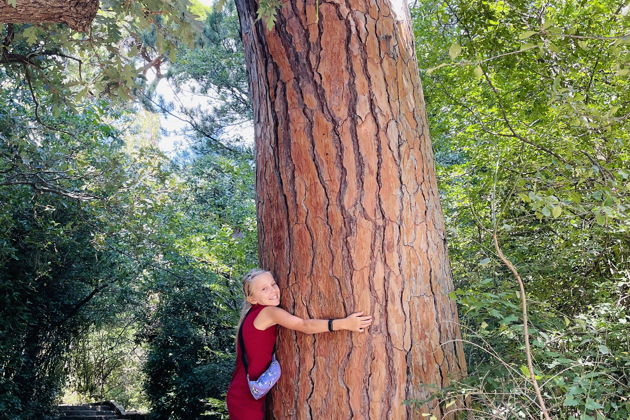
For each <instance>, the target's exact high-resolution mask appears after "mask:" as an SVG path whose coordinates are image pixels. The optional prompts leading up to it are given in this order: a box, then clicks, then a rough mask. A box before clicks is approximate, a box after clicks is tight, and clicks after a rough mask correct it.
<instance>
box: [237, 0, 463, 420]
mask: <svg viewBox="0 0 630 420" xmlns="http://www.w3.org/2000/svg"><path fill="white" fill-rule="evenodd" d="M256 7H257V5H256V3H255V2H253V1H237V8H238V11H239V15H240V22H241V34H242V38H243V44H244V48H245V57H246V63H247V66H248V70H249V77H250V79H249V80H250V88H251V95H252V103H253V108H254V125H255V130H256V171H257V172H256V173H257V204H258V206H257V212H258V232H259V257H260V263H261V265H262V266H263V267H264V268H267V269H271V270H272V271H273V272H274V273H275V275H276V276H277V278H278V282H279V284H280V287H281V289H282V305H283V307H285V308H287V309H288V310H289V311H291V312H292V313H295V314H297V315H299V316H302V317H313V318H335V317H341V316H344V315H345V314H348V313H350V312H353V311H356V310H363V311H366V312H368V313H371V314H372V315H374V317H375V318H374V325H373V326H372V327H371V328H370V330H369V333H368V334H365V335H352V334H350V333H337V334H334V335H322V336H307V335H303V334H295V333H293V332H288V331H284V330H283V331H281V333H280V348H279V354H280V357H279V358H280V359H281V360H282V367H283V376H282V378H281V379H280V382H279V384H278V385H277V386H276V388H275V391H274V392H273V415H274V416H275V417H276V418H293V417H296V418H310V417H316V418H324V417H335V416H339V415H340V413H341V415H343V416H347V417H357V418H374V419H377V418H379V419H380V418H396V419H402V418H411V417H417V416H418V415H419V413H418V412H415V413H414V412H413V410H412V409H411V408H409V407H405V406H404V405H403V403H404V402H405V400H409V399H415V400H417V401H418V402H419V404H418V406H419V407H417V409H419V410H420V412H423V413H430V414H431V415H434V416H435V417H438V418H451V417H453V414H452V408H451V409H450V410H447V409H446V407H445V405H442V404H440V403H439V401H437V400H436V399H433V398H431V395H430V391H429V390H430V387H431V386H433V387H437V388H438V389H439V388H441V387H445V386H447V385H448V384H449V383H450V381H451V380H452V379H453V378H454V377H455V378H456V377H461V376H463V375H465V371H466V368H465V360H464V354H463V348H462V345H461V343H460V342H459V341H457V340H458V338H459V326H458V324H457V321H458V320H457V309H456V307H455V303H454V301H453V300H452V299H451V298H450V297H449V293H450V292H452V290H453V289H452V282H451V274H450V268H449V265H448V257H447V251H446V239H445V232H444V225H443V216H442V214H441V207H440V202H439V195H438V192H437V185H436V179H435V174H434V165H433V155H432V151H431V143H430V138H429V131H428V126H427V121H426V117H425V114H424V101H423V98H422V88H421V86H420V79H419V77H418V72H417V62H416V59H415V51H414V41H413V38H412V35H411V30H410V26H409V19H408V9H407V7H406V5H404V4H402V3H401V4H399V3H397V2H385V1H371V2H367V3H361V4H359V3H356V4H355V3H351V4H346V3H337V2H333V3H321V4H320V3H318V2H291V3H283V4H282V6H280V7H279V8H278V10H277V17H276V25H275V28H273V29H272V30H269V29H265V28H264V27H263V23H262V22H261V21H258V22H256V16H257V13H258V15H264V14H265V13H267V11H265V10H258V11H257V9H256ZM260 7H261V8H262V7H263V5H262V4H261V6H260ZM267 7H268V8H269V7H272V8H273V7H275V6H273V5H272V6H269V5H267ZM333 366H334V368H332V367H333ZM421 400H425V401H421ZM458 404H459V406H460V407H461V401H460V402H459V403H458ZM447 411H451V413H450V414H448V413H447Z"/></svg>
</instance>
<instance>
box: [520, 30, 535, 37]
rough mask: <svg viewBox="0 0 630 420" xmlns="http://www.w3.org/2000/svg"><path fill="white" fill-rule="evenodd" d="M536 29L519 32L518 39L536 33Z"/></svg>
mask: <svg viewBox="0 0 630 420" xmlns="http://www.w3.org/2000/svg"><path fill="white" fill-rule="evenodd" d="M537 33H538V31H525V32H521V33H520V35H519V36H518V39H527V38H529V37H530V36H532V35H534V34H537Z"/></svg>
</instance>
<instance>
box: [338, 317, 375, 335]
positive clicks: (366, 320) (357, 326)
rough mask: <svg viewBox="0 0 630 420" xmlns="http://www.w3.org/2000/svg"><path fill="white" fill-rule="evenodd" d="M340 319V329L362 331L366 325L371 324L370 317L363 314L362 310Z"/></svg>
mask: <svg viewBox="0 0 630 420" xmlns="http://www.w3.org/2000/svg"><path fill="white" fill-rule="evenodd" d="M340 321H341V324H342V325H341V327H342V328H340V329H344V330H348V331H354V332H363V331H365V329H366V328H367V327H369V326H370V325H371V324H372V317H371V316H370V315H366V316H363V312H355V313H353V314H351V315H348V316H347V317H345V318H343V319H341V320H340Z"/></svg>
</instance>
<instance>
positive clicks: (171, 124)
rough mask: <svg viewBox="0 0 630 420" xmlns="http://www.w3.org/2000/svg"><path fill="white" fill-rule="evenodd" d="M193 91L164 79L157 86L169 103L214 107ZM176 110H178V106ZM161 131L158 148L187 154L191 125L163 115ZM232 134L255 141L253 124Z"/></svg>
mask: <svg viewBox="0 0 630 420" xmlns="http://www.w3.org/2000/svg"><path fill="white" fill-rule="evenodd" d="M198 1H199V3H202V4H204V5H208V6H210V5H211V4H212V3H214V1H213V0H198ZM162 71H163V72H164V71H165V69H162ZM147 76H148V77H149V78H150V79H151V78H154V77H155V73H154V70H153V69H152V70H151V74H150V75H147ZM150 81H151V80H150ZM192 90H193V88H192V86H187V87H184V89H182V90H181V91H179V92H176V91H175V89H174V87H173V86H172V85H171V84H170V83H169V81H168V80H167V79H162V80H160V82H159V83H158V85H157V89H156V92H157V94H158V95H160V96H162V97H163V98H164V99H165V100H166V101H167V102H173V101H174V100H175V99H174V98H177V100H178V101H179V103H181V105H184V106H185V107H186V108H194V107H196V106H201V107H204V106H207V107H211V106H212V102H211V101H210V100H209V99H208V98H207V97H206V96H203V95H194V94H191V93H190V92H191V91H192ZM177 103H178V102H176V104H177ZM176 108H178V106H177V105H176ZM174 113H175V114H176V115H179V114H178V113H177V111H174ZM182 117H183V116H182ZM160 129H161V130H160V131H161V135H160V138H159V141H158V147H159V148H160V150H162V151H163V152H164V153H166V154H167V155H169V156H171V157H175V156H176V155H177V154H178V152H185V151H186V150H187V149H188V148H189V147H190V143H189V141H188V138H187V136H186V134H185V131H189V125H188V124H187V123H185V122H183V121H181V120H179V119H178V118H176V117H173V116H168V115H163V114H161V115H160ZM230 133H239V134H240V135H241V136H242V137H243V138H244V139H245V140H246V141H249V142H251V143H253V141H254V130H253V127H252V126H251V124H247V125H244V126H238V127H233V128H232V129H231V130H230V131H228V132H227V133H226V135H227V136H230Z"/></svg>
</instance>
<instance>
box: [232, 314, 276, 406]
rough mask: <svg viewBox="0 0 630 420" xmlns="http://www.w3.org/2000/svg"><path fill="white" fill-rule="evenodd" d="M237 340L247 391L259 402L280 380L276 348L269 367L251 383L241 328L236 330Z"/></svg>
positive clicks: (274, 347)
mask: <svg viewBox="0 0 630 420" xmlns="http://www.w3.org/2000/svg"><path fill="white" fill-rule="evenodd" d="M238 340H239V342H240V344H241V360H242V361H243V366H245V374H246V375H247V384H248V385H249V390H250V391H251V393H252V396H253V397H254V398H255V399H257V400H259V399H261V398H262V397H264V396H265V395H266V394H267V393H268V392H269V390H270V389H271V387H272V386H274V385H275V384H276V382H278V379H280V374H281V373H282V371H281V369H280V363H278V360H276V346H275V345H274V346H273V355H272V356H271V363H270V364H269V367H267V369H266V370H265V371H264V372H263V373H262V374H261V375H260V376H259V377H258V379H257V380H255V381H252V380H250V379H249V372H248V370H249V369H248V368H249V365H248V363H247V356H246V355H245V340H243V326H242V325H241V328H239V330H238Z"/></svg>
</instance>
